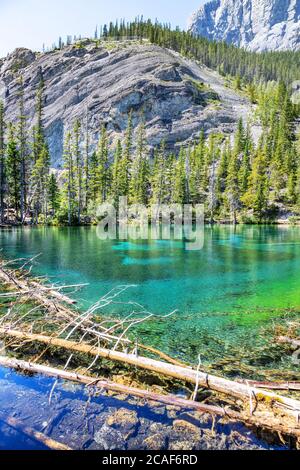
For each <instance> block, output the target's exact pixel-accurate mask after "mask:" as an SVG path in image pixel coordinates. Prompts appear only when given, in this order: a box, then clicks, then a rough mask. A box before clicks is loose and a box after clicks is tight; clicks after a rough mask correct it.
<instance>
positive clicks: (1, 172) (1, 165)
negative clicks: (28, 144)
mask: <svg viewBox="0 0 300 470" xmlns="http://www.w3.org/2000/svg"><path fill="white" fill-rule="evenodd" d="M4 133H5V121H4V106H3V102H2V101H1V100H0V223H3V222H4V211H5V204H4V200H5V195H6V187H5V173H6V167H5V145H4Z"/></svg>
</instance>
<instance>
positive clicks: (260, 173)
mask: <svg viewBox="0 0 300 470" xmlns="http://www.w3.org/2000/svg"><path fill="white" fill-rule="evenodd" d="M242 202H243V203H244V204H245V206H246V207H247V208H248V209H252V210H253V214H254V216H255V217H257V219H258V222H262V220H263V217H264V214H265V212H266V210H267V206H268V179H267V174H266V157H265V155H264V153H263V152H261V151H259V152H258V154H257V156H256V157H255V159H254V161H253V167H252V171H251V174H250V177H249V189H248V191H247V192H246V194H245V195H244V196H243V197H242Z"/></svg>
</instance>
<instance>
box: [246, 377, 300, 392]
mask: <svg viewBox="0 0 300 470" xmlns="http://www.w3.org/2000/svg"><path fill="white" fill-rule="evenodd" d="M238 382H240V383H244V384H249V385H251V387H255V388H266V389H267V390H288V391H295V392H297V391H300V382H257V381H256V380H238Z"/></svg>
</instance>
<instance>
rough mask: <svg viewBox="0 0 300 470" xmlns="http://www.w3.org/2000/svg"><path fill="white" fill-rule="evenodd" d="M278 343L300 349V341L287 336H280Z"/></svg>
mask: <svg viewBox="0 0 300 470" xmlns="http://www.w3.org/2000/svg"><path fill="white" fill-rule="evenodd" d="M277 341H278V343H287V344H290V345H291V346H294V347H295V348H300V340H299V339H293V338H288V337H287V336H279V338H277Z"/></svg>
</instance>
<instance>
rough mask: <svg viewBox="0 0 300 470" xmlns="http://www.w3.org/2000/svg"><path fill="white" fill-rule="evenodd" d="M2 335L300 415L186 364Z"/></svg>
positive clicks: (298, 407) (280, 401) (291, 406)
mask: <svg viewBox="0 0 300 470" xmlns="http://www.w3.org/2000/svg"><path fill="white" fill-rule="evenodd" d="M0 334H1V335H2V336H4V337H11V338H16V339H19V340H22V341H28V342H30V341H32V342H39V343H42V344H47V345H49V346H55V347H58V348H63V349H66V350H68V351H72V352H78V353H82V354H89V355H92V356H96V357H102V358H105V359H108V360H111V361H117V362H121V363H123V364H128V365H132V366H135V367H139V368H141V369H146V370H150V371H151V372H156V373H159V374H162V375H165V376H167V377H173V378H176V379H179V380H182V381H184V382H188V383H191V384H194V385H196V384H197V385H198V387H204V388H207V389H211V390H214V391H216V392H220V393H222V394H225V395H231V396H234V397H237V398H241V399H243V400H247V401H250V403H252V401H253V400H254V401H255V402H256V403H259V402H264V403H266V404H267V405H269V406H270V407H271V408H272V407H276V408H280V409H282V410H284V411H285V413H287V414H291V415H293V416H295V417H296V418H297V420H298V416H299V414H300V401H298V400H294V399H292V398H287V397H284V396H281V395H277V394H275V393H273V392H270V391H267V390H264V389H257V388H255V387H252V386H251V385H250V384H243V383H239V382H235V381H232V380H228V379H225V378H222V377H217V376H214V375H209V374H206V373H204V372H200V371H196V370H194V369H188V368H185V367H180V366H176V365H173V364H168V363H166V362H161V361H157V360H154V359H150V358H148V357H143V356H137V355H135V354H126V353H123V352H119V351H113V350H109V349H104V348H99V347H95V346H90V345H88V344H85V343H77V342H74V341H69V340H65V339H61V338H57V337H49V336H44V335H41V334H33V333H26V332H21V331H16V330H10V329H7V328H0Z"/></svg>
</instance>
